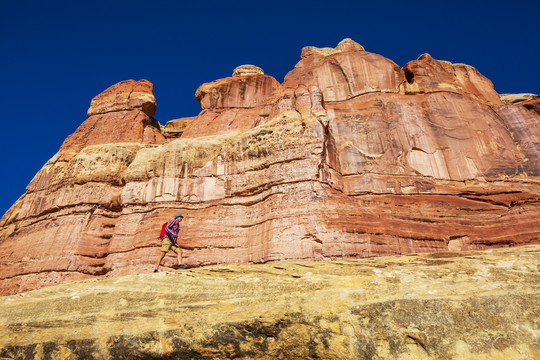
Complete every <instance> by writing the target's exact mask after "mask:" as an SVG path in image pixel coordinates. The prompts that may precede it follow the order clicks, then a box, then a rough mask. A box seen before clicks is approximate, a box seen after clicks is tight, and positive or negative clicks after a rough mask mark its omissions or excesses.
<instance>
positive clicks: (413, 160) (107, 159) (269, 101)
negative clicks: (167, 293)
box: [0, 39, 540, 294]
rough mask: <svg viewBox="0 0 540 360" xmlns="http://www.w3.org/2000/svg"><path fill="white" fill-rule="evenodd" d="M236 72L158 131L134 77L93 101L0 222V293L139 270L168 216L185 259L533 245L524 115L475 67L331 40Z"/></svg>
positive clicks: (539, 143) (144, 88)
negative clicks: (273, 66)
mask: <svg viewBox="0 0 540 360" xmlns="http://www.w3.org/2000/svg"><path fill="white" fill-rule="evenodd" d="M250 71H251V70H249V71H248V72H247V73H246V72H244V71H240V72H239V73H238V74H236V75H235V76H232V77H228V78H224V79H220V80H216V81H213V82H211V83H207V84H203V85H201V87H200V88H199V89H198V90H197V93H196V98H197V99H198V100H199V101H200V102H201V106H202V112H201V113H200V114H199V115H198V116H197V117H191V118H180V119H175V120H172V121H171V122H169V123H167V124H166V125H164V126H159V124H157V122H155V120H154V119H153V118H152V117H151V115H150V114H152V112H151V111H150V112H148V110H145V109H149V108H150V109H151V108H152V106H150V105H148V104H151V103H152V101H150V102H147V101H146V100H148V99H150V98H153V95H152V96H150V95H151V88H152V86H151V85H149V83H148V82H146V81H140V82H133V81H130V82H122V83H120V84H117V85H116V86H113V87H111V88H110V89H108V90H107V91H105V92H104V93H103V94H101V95H98V96H97V97H96V98H95V99H94V101H93V102H92V106H91V111H90V112H89V116H88V118H87V120H86V121H85V122H84V123H83V124H82V125H81V126H80V127H79V129H77V131H76V132H75V133H74V134H73V135H71V136H70V137H68V139H66V141H65V142H64V144H63V145H62V148H61V149H60V151H59V153H58V154H57V155H55V156H54V157H53V158H52V159H51V160H50V161H49V162H47V164H45V166H44V167H43V169H42V170H41V171H40V172H39V173H38V174H37V175H36V176H35V178H34V179H33V180H32V182H31V183H30V184H29V186H28V188H27V192H26V194H24V195H23V196H22V197H21V198H20V199H19V200H18V201H17V202H16V203H15V204H14V205H13V207H12V208H11V209H10V210H9V211H8V212H7V213H6V214H5V215H4V217H3V218H2V220H1V222H0V251H1V252H2V254H5V256H4V257H3V258H2V259H0V266H1V271H0V277H1V279H2V280H1V281H2V284H1V285H0V291H1V293H3V294H7V293H15V292H21V291H26V290H29V289H35V288H39V287H43V286H47V285H50V284H54V283H59V282H61V281H63V280H65V279H81V278H88V277H96V276H103V275H106V276H117V275H122V274H130V273H139V272H146V271H151V269H152V266H153V263H154V261H155V260H156V256H157V253H158V252H159V245H160V242H159V240H158V239H157V236H158V234H159V230H160V226H161V224H162V223H163V222H164V221H166V220H167V219H169V218H170V217H171V216H172V215H174V214H175V213H177V212H181V213H182V214H184V216H185V220H184V222H183V223H182V228H181V232H180V238H181V239H182V246H183V247H184V258H185V261H186V263H187V264H189V265H208V264H216V263H266V262H271V261H284V260H330V259H340V258H349V257H368V256H378V255H391V254H404V253H415V252H438V251H446V250H449V249H451V250H453V251H458V250H475V249H485V248H489V247H500V246H516V245H523V244H530V243H538V242H540V224H539V223H538V220H537V219H538V218H540V200H539V199H540V185H539V174H540V172H539V169H540V161H539V159H540V154H539V150H538V149H539V148H540V128H539V126H540V125H539V124H540V120H539V118H540V116H539V115H538V114H536V113H535V112H533V111H528V110H527V109H526V108H525V107H523V106H522V105H517V104H503V103H502V102H501V100H500V99H499V96H498V94H497V93H496V92H495V91H494V90H493V86H492V84H491V82H490V81H489V80H488V79H486V78H485V77H483V76H482V75H481V74H480V73H479V72H478V71H477V70H475V69H474V68H472V67H470V66H467V65H459V64H451V63H449V62H445V61H439V60H435V59H433V58H432V57H431V56H428V55H423V56H421V57H420V58H419V59H418V60H414V61H412V62H410V63H408V64H407V65H406V66H405V67H404V68H403V69H402V68H400V67H399V66H397V65H396V64H395V63H394V62H392V61H391V60H389V59H386V58H384V57H382V56H380V55H377V54H373V53H370V52H368V51H366V50H365V49H364V48H363V47H362V46H361V45H359V44H357V43H354V42H353V41H352V40H350V39H346V40H344V41H343V42H341V43H340V44H339V45H338V46H337V47H336V48H323V49H317V48H313V47H310V48H308V49H307V50H306V48H305V49H304V50H303V51H302V59H301V60H300V62H299V63H298V64H297V65H296V67H295V68H294V69H293V70H292V71H291V72H289V74H287V76H286V77H285V81H284V83H283V84H280V83H279V82H277V81H276V80H275V79H274V78H273V77H271V76H268V75H264V74H262V73H260V72H258V70H256V71H255V70H253V71H255V73H250ZM129 87H131V89H132V90H129V89H130V88H129ZM130 94H131V95H130ZM134 94H136V95H134ZM144 104H147V105H144ZM154 104H155V102H154ZM92 109H94V110H92ZM107 109H110V111H109V110H107ZM166 139H167V141H165V140H166ZM28 243H31V244H33V246H32V247H30V248H27V247H24V246H21V244H28ZM173 265H175V258H174V257H172V256H169V257H167V258H166V259H165V262H164V266H166V267H168V266H173Z"/></svg>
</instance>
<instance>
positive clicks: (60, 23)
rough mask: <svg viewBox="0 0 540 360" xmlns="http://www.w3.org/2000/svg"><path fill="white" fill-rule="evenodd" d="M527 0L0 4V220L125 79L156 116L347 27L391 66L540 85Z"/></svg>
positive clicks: (532, 11) (174, 112) (509, 88)
mask: <svg viewBox="0 0 540 360" xmlns="http://www.w3.org/2000/svg"><path fill="white" fill-rule="evenodd" d="M539 14H540V1H539V0H514V1H507V0H505V1H497V0H495V1H483V0H479V1H476V0H467V1H461V0H454V1H451V2H449V1H435V0H431V1H393V0H388V1H381V0H372V1H358V0H357V1H340V0H334V1H324V2H322V1H320V2H319V1H293V0H289V1H265V2H257V1H253V0H251V1H211V0H206V1H198V0H191V1H159V0H154V1H138V0H132V1H114V0H109V1H100V0H97V1H73V0H71V1H24V0H18V1H8V0H0V72H1V80H2V83H3V84H2V86H0V102H1V103H0V105H1V107H0V109H1V112H2V127H1V128H2V131H1V138H0V146H1V151H2V164H1V166H0V168H1V176H0V189H2V190H1V192H0V193H1V196H0V216H1V215H2V214H4V213H5V211H7V209H8V208H9V207H10V206H11V205H12V204H13V203H14V202H15V200H16V199H17V198H18V197H19V196H21V195H22V194H23V193H24V191H25V188H26V185H27V184H28V183H29V182H30V180H31V179H32V178H33V176H34V175H35V173H36V172H37V171H38V170H39V169H40V168H41V167H42V166H43V165H44V164H45V162H46V161H47V160H48V159H50V158H51V157H52V156H53V155H54V154H55V153H56V152H57V151H58V148H59V147H60V145H61V144H62V142H63V141H64V139H65V138H66V137H67V136H68V135H69V134H71V133H73V132H74V131H75V129H76V128H77V127H78V126H79V125H80V124H81V123H82V122H83V121H84V120H85V117H86V111H87V110H88V107H89V105H90V101H91V99H92V98H93V97H94V96H96V95H97V94H99V93H100V92H101V91H103V90H104V89H106V88H107V87H109V86H111V85H113V84H115V83H117V82H119V81H122V80H127V79H136V80H139V79H142V78H144V79H148V80H150V81H151V82H152V83H153V84H154V93H155V95H156V98H157V103H158V110H157V113H156V118H157V119H158V120H159V121H160V122H161V123H162V124H164V123H166V122H167V121H168V120H170V119H174V118H178V117H183V116H193V115H196V114H197V113H198V112H199V111H200V106H199V104H198V103H197V101H195V100H194V98H193V96H194V94H195V90H196V89H197V87H198V86H199V85H200V84H202V83H204V82H209V81H212V80H215V79H218V78H223V77H226V76H230V75H231V73H232V71H233V69H234V68H235V67H236V66H238V65H242V64H254V65H257V66H260V67H262V68H263V69H264V71H265V73H267V74H269V75H272V76H274V77H275V78H276V79H277V80H278V81H280V82H281V81H283V77H284V76H285V74H286V73H287V72H288V71H289V70H291V69H292V68H293V67H294V65H295V64H296V63H297V62H298V60H299V56H300V50H301V49H302V47H304V46H308V45H313V46H319V47H325V46H329V47H334V46H336V45H337V44H338V43H339V41H341V40H342V39H343V38H346V37H350V38H352V39H353V40H355V41H357V42H358V43H360V44H361V45H363V46H364V47H365V49H366V50H367V51H370V52H375V53H378V54H381V55H383V56H385V57H387V58H390V59H392V60H393V61H395V62H396V63H397V64H398V65H400V66H403V65H405V63H407V62H408V61H410V60H414V59H416V58H418V56H419V55H421V54H422V53H426V52H428V53H430V54H431V55H432V56H433V57H434V58H436V59H442V60H449V61H451V62H454V63H456V62H461V63H466V64H469V65H472V66H474V67H476V68H477V69H478V70H479V71H480V72H481V73H483V74H484V75H486V76H487V77H488V78H490V79H491V80H492V81H493V83H494V85H495V89H496V90H497V91H498V92H499V93H519V92H532V93H537V94H538V93H539V92H540V69H539V65H540V47H539V46H538V34H539V20H538V19H539Z"/></svg>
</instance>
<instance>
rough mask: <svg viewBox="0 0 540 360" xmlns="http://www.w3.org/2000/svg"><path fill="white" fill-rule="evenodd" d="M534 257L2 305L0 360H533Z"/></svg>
mask: <svg viewBox="0 0 540 360" xmlns="http://www.w3.org/2000/svg"><path fill="white" fill-rule="evenodd" d="M539 254H540V245H529V246H524V247H517V248H511V249H495V250H488V251H486V252H480V251H474V252H443V253H438V254H424V255H418V254H415V255H408V256H393V257H379V258H370V259H349V260H347V259H342V260H339V261H332V262H328V261H324V262H288V263H273V264H265V265H228V266H224V265H221V266H218V265H216V266H209V267H205V268H199V269H191V270H185V271H174V272H161V273H157V274H141V275H130V276H126V277H120V278H115V279H95V280H85V281H79V282H70V283H66V284H62V285H59V286H55V287H50V288H48V289H43V290H37V291H32V292H28V293H25V294H21V295H18V296H5V297H2V298H0V357H2V358H17V359H22V358H29V359H30V358H31V359H43V358H46V359H65V358H70V357H73V358H83V357H84V358H87V359H107V358H152V359H170V358H179V359H225V358H228V359H230V358H235V359H281V358H282V359H329V360H330V359H331V360H334V359H470V360H473V359H494V360H495V359H537V358H538V357H539V356H540V345H539V344H538V341H537V337H538V328H537V327H536V326H535V324H538V322H539V321H540V302H539V301H538V298H539V296H540V293H539V284H540V278H539V277H540V276H539V273H538V266H539V265H540V257H539Z"/></svg>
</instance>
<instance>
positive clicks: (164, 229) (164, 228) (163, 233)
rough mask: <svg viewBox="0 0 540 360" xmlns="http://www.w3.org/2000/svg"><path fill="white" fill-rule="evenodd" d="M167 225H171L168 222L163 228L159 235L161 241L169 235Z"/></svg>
mask: <svg viewBox="0 0 540 360" xmlns="http://www.w3.org/2000/svg"><path fill="white" fill-rule="evenodd" d="M167 224H169V222H168V221H167V222H166V223H165V224H163V226H162V227H161V232H160V233H159V238H160V239H163V237H164V236H165V235H167Z"/></svg>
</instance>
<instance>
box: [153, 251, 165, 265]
mask: <svg viewBox="0 0 540 360" xmlns="http://www.w3.org/2000/svg"><path fill="white" fill-rule="evenodd" d="M166 253H167V252H165V251H162V252H161V253H160V254H159V258H158V260H157V262H156V267H155V268H154V270H157V269H158V268H159V265H161V261H162V260H163V258H164V257H165V254H166Z"/></svg>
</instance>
